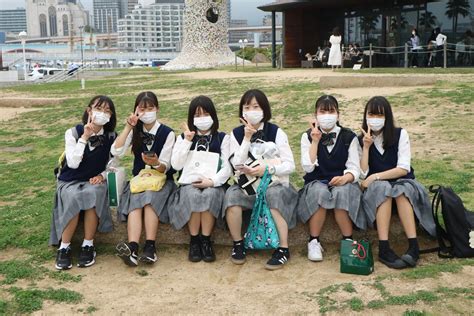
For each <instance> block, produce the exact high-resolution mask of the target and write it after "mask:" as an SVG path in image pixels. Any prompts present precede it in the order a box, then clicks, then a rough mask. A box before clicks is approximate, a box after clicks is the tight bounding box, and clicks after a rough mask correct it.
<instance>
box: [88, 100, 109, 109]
mask: <svg viewBox="0 0 474 316" xmlns="http://www.w3.org/2000/svg"><path fill="white" fill-rule="evenodd" d="M102 106H105V107H108V108H110V105H109V102H108V101H107V99H106V98H104V97H99V98H97V99H95V100H94V101H93V103H92V107H93V108H100V107H102Z"/></svg>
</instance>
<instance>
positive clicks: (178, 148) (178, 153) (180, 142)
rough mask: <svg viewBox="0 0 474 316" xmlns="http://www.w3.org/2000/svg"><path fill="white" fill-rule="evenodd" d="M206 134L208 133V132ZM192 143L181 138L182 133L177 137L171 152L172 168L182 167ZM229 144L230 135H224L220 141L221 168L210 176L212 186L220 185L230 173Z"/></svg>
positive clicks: (227, 178)
mask: <svg viewBox="0 0 474 316" xmlns="http://www.w3.org/2000/svg"><path fill="white" fill-rule="evenodd" d="M201 135H202V134H201ZM207 135H209V133H208V134H207ZM192 144H193V142H192V141H189V140H187V139H186V138H183V136H182V135H180V136H179V137H178V139H177V140H176V144H175V145H174V148H173V154H172V155H171V166H173V169H175V170H177V171H179V170H181V169H183V168H184V165H185V164H186V159H187V158H188V154H189V151H190V149H191V146H192ZM229 144H230V137H229V135H225V136H224V139H223V140H222V143H221V160H222V168H221V169H220V170H219V172H218V173H217V174H216V175H215V176H214V177H212V178H210V179H211V180H212V182H214V187H220V186H222V185H223V184H224V183H226V182H227V180H229V178H230V176H231V175H232V168H231V166H230V163H229V151H230V147H229Z"/></svg>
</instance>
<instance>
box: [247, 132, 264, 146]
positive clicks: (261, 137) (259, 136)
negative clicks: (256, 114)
mask: <svg viewBox="0 0 474 316" xmlns="http://www.w3.org/2000/svg"><path fill="white" fill-rule="evenodd" d="M257 140H261V141H265V132H264V131H263V129H260V130H258V131H257V132H256V133H255V134H253V135H252V137H251V138H250V142H251V143H254V142H256V141H257Z"/></svg>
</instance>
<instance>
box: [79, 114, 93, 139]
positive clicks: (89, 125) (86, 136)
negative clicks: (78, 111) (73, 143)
mask: <svg viewBox="0 0 474 316" xmlns="http://www.w3.org/2000/svg"><path fill="white" fill-rule="evenodd" d="M93 119H94V118H93V117H92V111H90V112H89V117H88V118H87V124H86V125H85V126H84V133H82V136H81V138H82V139H84V140H85V141H86V142H87V141H88V140H89V138H90V137H91V136H92V134H94V127H93V125H92V124H93V123H92V121H93Z"/></svg>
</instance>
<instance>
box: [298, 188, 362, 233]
mask: <svg viewBox="0 0 474 316" xmlns="http://www.w3.org/2000/svg"><path fill="white" fill-rule="evenodd" d="M361 196H362V191H361V190H360V188H359V185H358V184H356V183H347V184H345V185H343V186H336V187H331V188H328V186H327V184H324V183H321V182H319V181H313V182H311V183H308V184H307V185H305V186H304V187H303V188H302V189H301V190H300V192H299V198H298V206H297V207H296V209H297V214H298V218H299V220H300V221H302V222H303V223H306V222H307V221H308V220H309V219H310V218H311V217H312V216H313V215H314V214H315V213H316V212H317V211H318V210H319V208H320V207H322V208H324V209H327V210H332V209H342V210H346V211H347V212H348V213H349V217H350V218H351V220H352V222H353V223H354V224H355V225H356V226H357V227H358V228H360V229H366V228H367V220H366V218H365V214H364V212H362V210H361V208H360V199H361Z"/></svg>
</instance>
